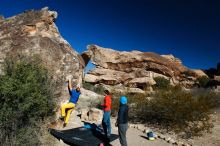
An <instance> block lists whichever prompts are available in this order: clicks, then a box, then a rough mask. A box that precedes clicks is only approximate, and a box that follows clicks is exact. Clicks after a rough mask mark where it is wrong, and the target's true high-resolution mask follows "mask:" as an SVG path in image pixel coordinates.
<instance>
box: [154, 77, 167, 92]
mask: <svg viewBox="0 0 220 146" xmlns="http://www.w3.org/2000/svg"><path fill="white" fill-rule="evenodd" d="M154 80H155V82H156V86H155V87H156V89H167V88H169V87H170V81H169V80H167V79H165V78H164V77H155V78H154Z"/></svg>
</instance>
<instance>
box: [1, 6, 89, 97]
mask: <svg viewBox="0 0 220 146" xmlns="http://www.w3.org/2000/svg"><path fill="white" fill-rule="evenodd" d="M56 18H57V12H55V11H49V10H48V8H43V9H41V10H30V11H25V12H24V13H21V14H18V15H16V16H13V17H10V18H7V19H3V18H1V19H0V52H1V53H0V74H2V70H3V63H4V61H5V58H6V56H8V55H10V56H12V57H16V56H18V55H24V56H33V55H36V54H38V55H40V58H41V59H42V61H43V63H44V65H45V66H46V67H47V68H48V69H49V70H51V71H53V72H54V77H55V78H59V79H61V80H63V81H65V80H66V78H67V77H68V78H71V79H72V80H73V81H74V82H75V83H76V84H77V83H78V84H80V83H81V78H82V73H83V68H84V66H85V64H84V61H83V59H82V58H81V56H80V55H79V54H78V53H77V52H76V51H74V49H73V48H72V47H71V46H70V44H69V43H68V42H67V41H66V40H65V39H63V38H62V36H61V35H60V33H59V31H58V29H57V27H56V25H55V23H54V22H55V20H56ZM60 89H61V91H60V95H61V96H62V95H64V94H68V92H66V91H65V90H66V87H65V85H64V84H62V85H61V86H60Z"/></svg>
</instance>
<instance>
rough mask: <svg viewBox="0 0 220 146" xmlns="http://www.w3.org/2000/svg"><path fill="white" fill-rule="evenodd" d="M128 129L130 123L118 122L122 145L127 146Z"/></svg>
mask: <svg viewBox="0 0 220 146" xmlns="http://www.w3.org/2000/svg"><path fill="white" fill-rule="evenodd" d="M127 130H128V124H118V134H119V140H120V143H121V145H122V146H127V140H126V132H127Z"/></svg>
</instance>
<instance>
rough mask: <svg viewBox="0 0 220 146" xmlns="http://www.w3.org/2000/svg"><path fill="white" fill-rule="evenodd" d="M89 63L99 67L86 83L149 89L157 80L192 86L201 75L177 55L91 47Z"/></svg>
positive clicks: (92, 72) (86, 79)
mask: <svg viewBox="0 0 220 146" xmlns="http://www.w3.org/2000/svg"><path fill="white" fill-rule="evenodd" d="M82 57H83V58H85V62H86V63H88V61H89V59H91V61H92V63H93V64H95V65H96V68H95V69H93V70H91V71H90V72H88V74H86V75H85V81H86V82H90V83H94V84H98V83H103V84H106V85H118V84H123V85H124V86H127V87H137V88H140V89H144V90H149V89H150V88H149V87H150V86H152V85H154V84H155V81H154V79H153V78H154V77H158V76H161V77H164V78H166V79H168V80H170V82H171V83H172V84H182V85H184V86H192V85H193V83H194V81H195V80H196V78H197V77H198V74H197V73H196V72H194V71H192V70H190V69H188V68H187V67H185V66H183V65H182V62H181V60H180V59H178V58H175V57H174V56H173V55H158V54H156V53H152V52H140V51H131V52H125V51H123V52H119V51H115V50H112V49H109V48H102V47H99V46H97V45H90V46H88V51H87V52H84V53H83V54H82Z"/></svg>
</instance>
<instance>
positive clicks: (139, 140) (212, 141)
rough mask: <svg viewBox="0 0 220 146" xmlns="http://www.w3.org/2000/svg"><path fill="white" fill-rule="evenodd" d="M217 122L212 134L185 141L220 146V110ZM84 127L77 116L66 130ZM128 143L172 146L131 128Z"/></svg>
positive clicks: (114, 129)
mask: <svg viewBox="0 0 220 146" xmlns="http://www.w3.org/2000/svg"><path fill="white" fill-rule="evenodd" d="M215 118H216V121H215V122H214V128H213V129H212V133H204V134H203V136H202V137H195V138H193V139H189V140H180V141H183V142H184V141H185V142H186V143H189V144H192V145H193V146H220V109H218V110H216V112H215ZM113 122H114V120H112V133H113V134H118V131H117V127H115V126H114V123H113ZM80 126H83V125H82V122H81V120H80V119H79V117H77V116H76V114H74V112H73V114H72V115H71V118H70V122H69V125H68V126H67V127H66V128H64V129H71V128H76V127H80ZM127 142H128V145H129V146H171V145H172V144H169V143H167V142H166V141H165V140H161V139H156V140H154V141H149V140H147V139H146V135H145V134H144V133H143V132H142V131H140V130H137V129H134V128H129V129H128V131H127ZM111 144H112V145H113V146H120V142H119V139H116V140H114V141H112V142H111ZM56 145H57V146H66V144H64V143H63V142H62V141H61V142H59V141H57V143H56Z"/></svg>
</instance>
